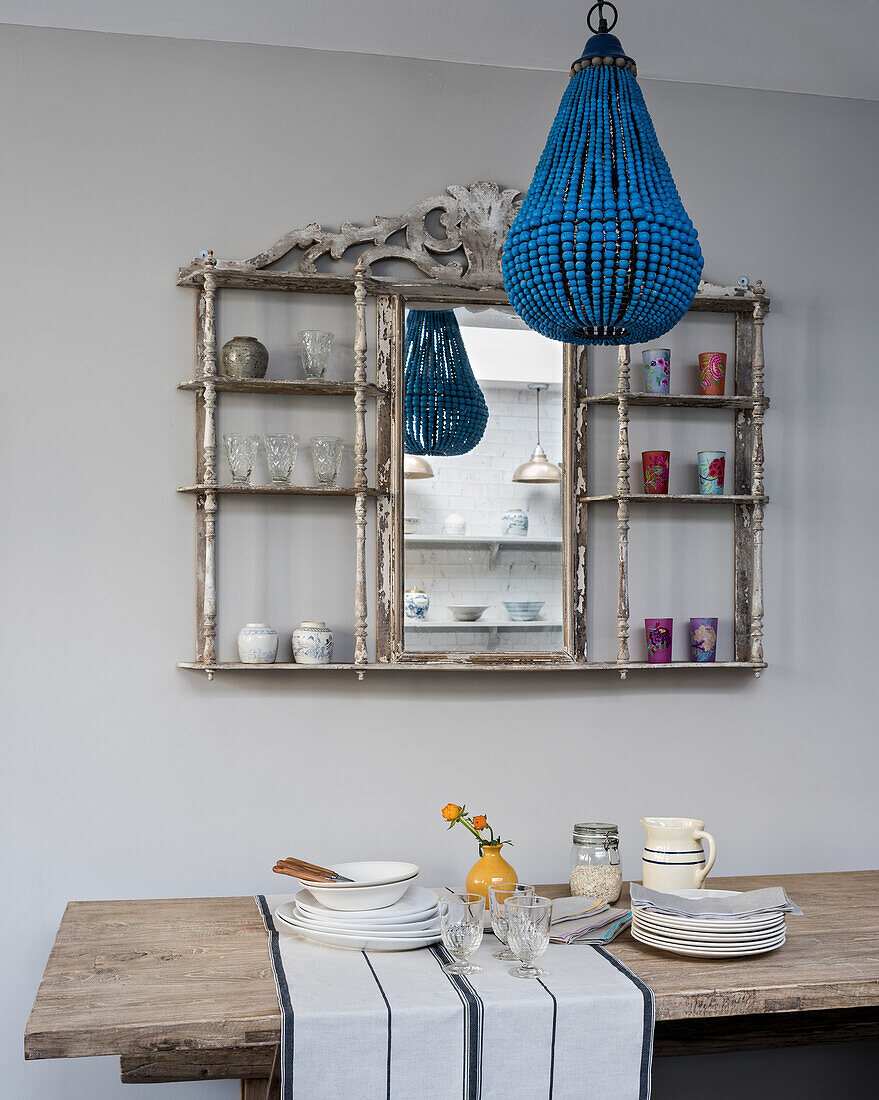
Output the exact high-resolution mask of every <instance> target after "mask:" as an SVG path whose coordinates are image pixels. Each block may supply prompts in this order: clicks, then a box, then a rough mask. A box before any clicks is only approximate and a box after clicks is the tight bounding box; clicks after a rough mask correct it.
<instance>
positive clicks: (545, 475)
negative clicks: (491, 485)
mask: <svg viewBox="0 0 879 1100" xmlns="http://www.w3.org/2000/svg"><path fill="white" fill-rule="evenodd" d="M547 386H548V383H546V382H529V384H528V389H529V390H534V391H535V392H536V394H537V446H536V447H535V448H534V450H533V451H532V452H531V457H530V458H529V459H528V461H527V462H523V463H522V465H521V466H519V467H518V469H517V470H516V472H515V473H514V474H513V481H524V482H528V483H529V484H531V485H554V484H557V483H558V482H559V481H561V480H562V471H561V470H560V469H559V468H558V466H554V465H553V464H552V463H551V462H550V461H549V459H548V458H547V457H546V451H545V450H544V449H543V447H542V446H541V445H540V393H541V390H545V389H546V388H547Z"/></svg>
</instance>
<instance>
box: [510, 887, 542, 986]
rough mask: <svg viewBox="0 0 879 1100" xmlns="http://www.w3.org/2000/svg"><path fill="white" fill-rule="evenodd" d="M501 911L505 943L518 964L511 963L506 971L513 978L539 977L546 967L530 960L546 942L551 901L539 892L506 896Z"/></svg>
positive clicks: (540, 952)
mask: <svg viewBox="0 0 879 1100" xmlns="http://www.w3.org/2000/svg"><path fill="white" fill-rule="evenodd" d="M504 915H505V916H506V918H507V943H508V945H509V947H510V950H511V951H512V952H513V954H514V955H515V956H516V958H517V959H518V960H519V962H520V963H521V964H522V965H521V966H514V967H513V969H512V970H511V971H510V973H511V974H512V975H513V977H514V978H540V977H542V976H543V975H544V974H545V973H546V971H545V970H541V969H540V968H539V967H536V966H534V965H533V963H534V961H535V959H539V958H540V956H541V955H542V954H543V952H544V951H545V950H546V949H547V947H548V946H549V927H550V924H551V922H552V902H551V901H550V899H549V898H543V897H540V895H539V894H534V895H532V896H531V897H521V898H517V897H512V898H508V899H507V901H506V902H505V903H504Z"/></svg>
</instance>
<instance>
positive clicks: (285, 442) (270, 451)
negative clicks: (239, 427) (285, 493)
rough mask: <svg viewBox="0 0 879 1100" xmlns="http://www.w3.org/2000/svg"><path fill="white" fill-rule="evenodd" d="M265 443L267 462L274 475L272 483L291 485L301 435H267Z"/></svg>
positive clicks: (264, 439)
mask: <svg viewBox="0 0 879 1100" xmlns="http://www.w3.org/2000/svg"><path fill="white" fill-rule="evenodd" d="M263 444H264V446H265V450H266V464H267V465H268V468H269V473H270V474H271V475H272V484H273V485H289V484H290V476H291V474H292V473H293V467H294V466H295V464H296V452H297V450H298V449H299V436H298V435H265V436H263Z"/></svg>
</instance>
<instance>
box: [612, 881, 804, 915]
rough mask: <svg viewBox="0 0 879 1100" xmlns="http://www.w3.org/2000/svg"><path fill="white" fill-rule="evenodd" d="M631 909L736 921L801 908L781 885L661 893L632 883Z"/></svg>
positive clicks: (797, 911) (800, 911)
mask: <svg viewBox="0 0 879 1100" xmlns="http://www.w3.org/2000/svg"><path fill="white" fill-rule="evenodd" d="M631 898H632V908H633V909H645V910H650V911H652V912H654V913H666V914H667V915H668V916H672V917H698V918H699V919H700V920H712V919H713V920H736V919H738V918H740V917H756V916H759V915H760V914H763V913H790V914H792V915H793V916H797V917H801V916H802V915H803V911H802V909H800V907H799V906H798V905H795V904H794V903H793V902H792V901H791V900H790V898H789V897H788V896H787V894H786V893H785V891H784V888H783V887H782V886H767V887H765V888H764V889H762V890H746V891H745V892H744V893H736V892H734V891H732V890H712V891H705V890H687V891H680V892H679V893H673V894H669V893H663V891H661V890H650V889H648V888H647V887H646V886H641V885H640V884H639V883H637V882H633V883H632V886H631Z"/></svg>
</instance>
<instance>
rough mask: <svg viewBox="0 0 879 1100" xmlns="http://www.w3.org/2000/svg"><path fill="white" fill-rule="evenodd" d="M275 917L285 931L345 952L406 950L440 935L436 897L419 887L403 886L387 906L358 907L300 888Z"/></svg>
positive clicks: (426, 945) (437, 940) (435, 941)
mask: <svg viewBox="0 0 879 1100" xmlns="http://www.w3.org/2000/svg"><path fill="white" fill-rule="evenodd" d="M275 917H276V918H277V919H278V921H280V924H281V927H282V928H285V929H287V930H288V931H289V930H293V931H295V932H297V933H298V934H299V935H300V936H304V937H305V938H306V939H308V940H312V941H313V942H315V943H323V944H329V945H330V946H331V947H344V948H348V950H350V951H412V950H414V949H415V948H417V947H428V946H429V945H430V944H433V943H438V942H439V939H440V928H439V903H438V900H437V896H436V894H435V893H434V892H433V890H428V889H426V888H425V887H424V886H415V885H411V886H409V888H408V889H407V890H406V892H405V893H404V894H403V896H402V897H401V898H400V900H399V901H396V902H394V904H393V905H388V906H385V907H383V908H381V909H362V910H340V909H329V908H328V907H327V906H325V905H322V904H321V903H320V902H319V901H316V900H315V899H314V897H313V895H312V894H311V893H310V892H309V891H308V890H300V891H299V893H298V894H297V895H296V896H295V897H294V899H293V900H292V901H288V902H285V903H284V904H283V905H279V906H278V908H277V909H276V910H275Z"/></svg>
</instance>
